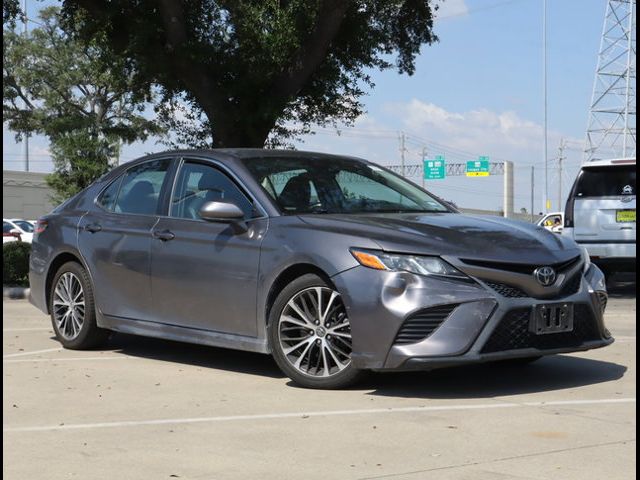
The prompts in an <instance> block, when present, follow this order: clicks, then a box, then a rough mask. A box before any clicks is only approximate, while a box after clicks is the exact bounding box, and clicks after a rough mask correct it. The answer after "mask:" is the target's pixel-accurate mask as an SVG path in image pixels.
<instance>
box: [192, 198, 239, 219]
mask: <svg viewBox="0 0 640 480" xmlns="http://www.w3.org/2000/svg"><path fill="white" fill-rule="evenodd" d="M198 214H199V215H200V218H202V219H203V220H207V221H210V222H224V221H231V220H241V219H243V218H244V212H243V211H242V210H241V209H240V207H238V206H237V205H236V204H235V203H231V202H207V203H205V204H204V205H202V207H200V211H199V212H198Z"/></svg>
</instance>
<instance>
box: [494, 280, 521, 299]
mask: <svg viewBox="0 0 640 480" xmlns="http://www.w3.org/2000/svg"><path fill="white" fill-rule="evenodd" d="M484 283H486V284H487V285H488V286H489V287H491V288H492V289H494V290H495V291H496V292H498V293H499V294H500V295H502V296H503V297H507V298H527V297H528V296H529V295H528V294H527V293H526V292H525V291H524V290H520V289H519V288H518V287H512V286H511V285H506V284H504V283H494V282H484Z"/></svg>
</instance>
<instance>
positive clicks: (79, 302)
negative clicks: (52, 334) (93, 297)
mask: <svg viewBox="0 0 640 480" xmlns="http://www.w3.org/2000/svg"><path fill="white" fill-rule="evenodd" d="M53 295H54V297H53V318H54V320H55V324H56V327H57V329H58V332H59V333H60V335H62V336H63V337H64V338H65V339H66V340H74V339H75V338H76V337H77V336H78V335H79V334H80V330H81V329H82V325H83V324H84V319H85V304H84V289H83V288H82V284H81V283H80V279H79V278H78V277H77V276H76V275H75V274H73V273H71V272H65V273H63V274H62V275H61V276H60V278H59V279H58V283H57V284H56V288H55V290H54V293H53Z"/></svg>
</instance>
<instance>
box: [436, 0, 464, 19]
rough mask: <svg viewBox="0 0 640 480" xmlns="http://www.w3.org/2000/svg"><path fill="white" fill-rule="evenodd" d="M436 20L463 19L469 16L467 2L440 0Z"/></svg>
mask: <svg viewBox="0 0 640 480" xmlns="http://www.w3.org/2000/svg"><path fill="white" fill-rule="evenodd" d="M437 5H439V7H440V8H438V11H437V12H436V18H447V17H462V16H465V15H468V13H469V8H468V7H467V4H466V3H465V0H440V1H439V2H438V3H437Z"/></svg>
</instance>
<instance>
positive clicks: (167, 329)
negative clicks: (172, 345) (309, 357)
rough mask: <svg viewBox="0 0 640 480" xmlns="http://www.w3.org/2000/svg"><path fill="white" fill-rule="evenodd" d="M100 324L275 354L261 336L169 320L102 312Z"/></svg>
mask: <svg viewBox="0 0 640 480" xmlns="http://www.w3.org/2000/svg"><path fill="white" fill-rule="evenodd" d="M98 326H99V327H100V328H106V329H107V330H113V331H115V332H122V333H130V334H133V335H141V336H143V337H154V338H162V339H165V340H173V341H176V342H185V343H195V344H198V345H208V346H210V347H222V348H230V349H233V350H243V351H248V352H257V353H267V354H268V353H271V350H270V349H269V345H268V344H267V341H266V340H261V339H259V338H252V337H245V336H242V335H233V334H230V333H221V332H214V331H211V330H201V329H197V328H188V327H180V326H177V325H169V324H166V323H157V322H148V321H144V320H132V319H130V318H121V317H112V316H109V315H104V314H102V315H99V321H98Z"/></svg>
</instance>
